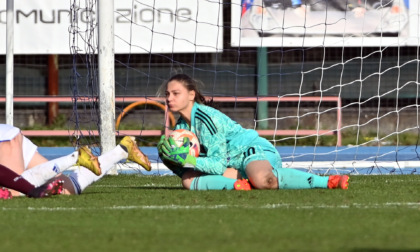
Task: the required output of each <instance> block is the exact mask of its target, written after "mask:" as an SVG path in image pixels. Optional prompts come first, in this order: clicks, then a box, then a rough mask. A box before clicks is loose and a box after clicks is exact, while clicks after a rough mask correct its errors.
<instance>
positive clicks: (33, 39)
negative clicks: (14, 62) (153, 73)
mask: <svg viewBox="0 0 420 252" xmlns="http://www.w3.org/2000/svg"><path fill="white" fill-rule="evenodd" d="M220 1H221V0H220ZM6 2H7V1H6V0H0V34H2V37H3V38H4V39H2V40H0V50H1V54H5V53H6V29H7V9H6ZM88 2H89V1H71V0H70V1H69V0H30V1H27V0H15V1H14V10H13V14H14V53H15V54H70V52H71V51H73V50H77V51H78V52H80V53H82V52H85V51H87V50H92V49H94V48H97V42H98V41H97V39H98V36H97V34H98V24H97V22H96V19H97V15H98V13H97V8H96V5H95V6H89V3H88ZM93 2H94V3H100V2H98V1H93ZM222 7H223V5H222V4H221V3H220V2H219V1H217V0H216V1H206V0H198V1H190V0H177V1H167V0H141V1H131V0H118V1H114V9H115V12H114V21H115V23H114V24H115V25H114V33H115V40H114V41H115V53H121V54H123V53H184V52H219V51H221V50H222V49H223V47H222V46H223V19H222V17H223V15H222Z"/></svg>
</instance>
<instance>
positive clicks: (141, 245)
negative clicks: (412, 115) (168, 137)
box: [0, 175, 420, 252]
mask: <svg viewBox="0 0 420 252" xmlns="http://www.w3.org/2000/svg"><path fill="white" fill-rule="evenodd" d="M0 204H1V215H0V226H1V228H0V232H1V233H0V237H1V238H0V251H2V252H8V251H11V252H12V251H13V252H15V251H19V252H20V251H31V252H33V251H43V252H47V251H54V252H57V251H59V252H63V251H72V252H74V251H113V252H117V251H145V252H146V251H147V252H150V251H417V250H420V177H419V176H418V175H395V176H394V175H384V176H351V179H350V188H349V190H347V191H344V190H325V189H324V190H321V189H314V190H281V191H262V190H253V191H188V190H183V189H182V188H181V186H180V180H179V179H178V178H177V177H175V176H141V175H119V176H107V177H105V178H103V179H102V180H100V181H99V182H97V183H95V184H94V185H92V186H90V187H89V188H88V189H87V190H86V191H85V192H84V193H83V194H82V195H79V196H64V195H60V196H54V197H51V198H46V199H30V198H25V197H20V198H14V199H12V200H3V201H0Z"/></svg>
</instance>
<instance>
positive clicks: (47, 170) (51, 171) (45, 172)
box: [22, 146, 101, 186]
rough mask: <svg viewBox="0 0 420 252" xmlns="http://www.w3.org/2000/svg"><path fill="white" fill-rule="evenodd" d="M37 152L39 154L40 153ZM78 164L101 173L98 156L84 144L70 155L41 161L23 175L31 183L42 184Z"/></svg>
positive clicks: (98, 173)
mask: <svg viewBox="0 0 420 252" xmlns="http://www.w3.org/2000/svg"><path fill="white" fill-rule="evenodd" d="M36 154H38V155H39V153H36ZM38 155H34V158H36V157H37V156H38ZM31 162H32V161H31ZM76 164H77V165H80V166H83V167H86V168H88V169H89V170H90V171H91V172H93V173H95V174H96V175H100V174H101V168H100V165H99V162H98V158H97V157H96V156H94V155H93V154H92V152H91V151H90V149H89V148H87V147H86V146H84V147H81V148H79V150H78V151H75V152H73V153H71V154H69V155H66V156H63V157H59V158H56V159H53V160H50V161H47V162H43V163H40V164H38V165H37V166H34V167H32V168H28V169H27V170H26V171H24V172H23V173H22V177H24V178H25V179H26V180H28V181H29V182H30V183H31V184H33V185H35V186H40V185H43V184H45V183H46V182H47V181H48V180H50V179H51V178H54V177H55V176H57V175H58V174H59V173H61V172H63V171H65V170H67V169H69V168H70V167H72V166H74V165H76Z"/></svg>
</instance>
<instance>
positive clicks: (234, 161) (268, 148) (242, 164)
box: [228, 137, 282, 178]
mask: <svg viewBox="0 0 420 252" xmlns="http://www.w3.org/2000/svg"><path fill="white" fill-rule="evenodd" d="M243 149H245V151H244V152H243V153H241V154H239V155H236V156H235V157H231V158H230V160H229V161H228V167H232V168H235V169H237V170H238V171H239V173H240V174H241V175H242V177H243V178H248V176H247V175H246V172H245V170H246V167H247V165H248V164H249V163H251V162H253V161H261V160H267V161H268V162H270V164H271V166H272V168H273V169H280V168H281V167H282V161H281V157H280V154H279V153H278V151H277V149H276V148H275V147H274V146H273V145H272V144H271V143H270V142H269V141H268V140H267V139H265V138H262V137H258V138H256V139H255V140H254V141H252V142H251V143H250V144H248V146H244V148H243Z"/></svg>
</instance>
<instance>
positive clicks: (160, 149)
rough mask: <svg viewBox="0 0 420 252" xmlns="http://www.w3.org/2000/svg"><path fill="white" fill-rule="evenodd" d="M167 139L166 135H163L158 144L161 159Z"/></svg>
mask: <svg viewBox="0 0 420 252" xmlns="http://www.w3.org/2000/svg"><path fill="white" fill-rule="evenodd" d="M165 139H166V138H165V136H161V137H160V141H159V143H158V144H157V149H158V154H159V157H160V159H162V155H163V150H162V147H163V142H165Z"/></svg>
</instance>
